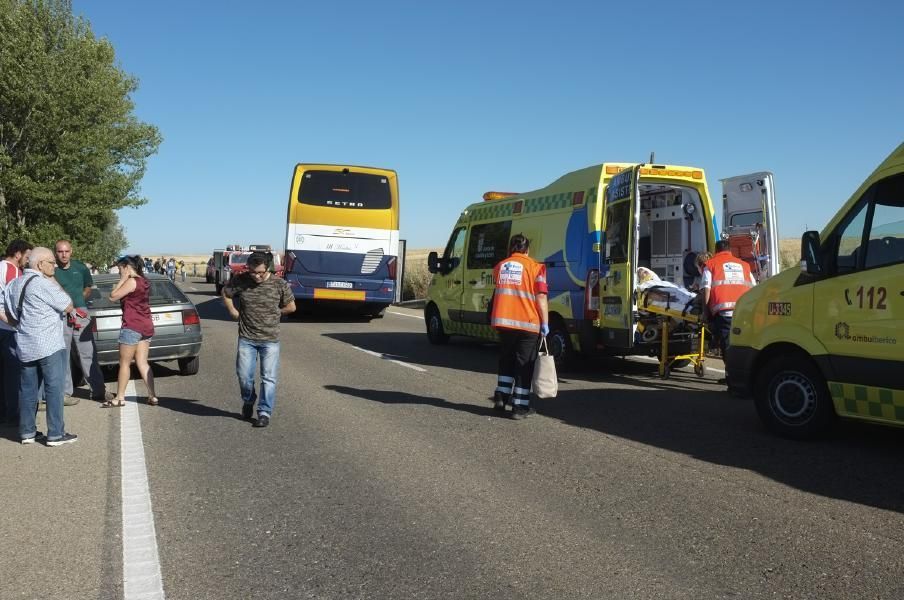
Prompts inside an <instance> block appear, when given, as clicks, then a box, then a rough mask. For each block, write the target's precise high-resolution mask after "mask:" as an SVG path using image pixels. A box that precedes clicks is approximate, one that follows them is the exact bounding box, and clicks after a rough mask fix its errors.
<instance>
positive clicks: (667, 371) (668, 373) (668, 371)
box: [660, 367, 672, 379]
mask: <svg viewBox="0 0 904 600" xmlns="http://www.w3.org/2000/svg"><path fill="white" fill-rule="evenodd" d="M671 375H672V369H671V367H666V368H665V369H663V370H662V374H661V375H660V377H662V378H663V379H668V378H669V377H671Z"/></svg>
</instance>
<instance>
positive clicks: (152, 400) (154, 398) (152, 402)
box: [148, 396, 157, 406]
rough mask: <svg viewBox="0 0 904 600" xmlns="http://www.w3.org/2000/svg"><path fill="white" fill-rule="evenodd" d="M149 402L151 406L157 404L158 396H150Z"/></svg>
mask: <svg viewBox="0 0 904 600" xmlns="http://www.w3.org/2000/svg"><path fill="white" fill-rule="evenodd" d="M148 404H149V405H151V406H157V397H156V396H151V397H150V398H148Z"/></svg>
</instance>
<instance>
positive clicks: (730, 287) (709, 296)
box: [700, 240, 756, 359]
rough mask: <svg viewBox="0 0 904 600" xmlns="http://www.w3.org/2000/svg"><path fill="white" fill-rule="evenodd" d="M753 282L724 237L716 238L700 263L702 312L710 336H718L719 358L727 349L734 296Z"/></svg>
mask: <svg viewBox="0 0 904 600" xmlns="http://www.w3.org/2000/svg"><path fill="white" fill-rule="evenodd" d="M755 284H756V280H755V279H754V278H753V274H752V273H751V272H750V267H749V266H748V265H747V263H746V262H744V261H743V260H741V259H739V258H738V257H736V256H735V255H734V254H732V253H731V250H730V249H729V246H728V241H727V240H719V241H718V242H716V253H715V254H714V255H713V257H712V258H711V259H709V260H708V261H707V262H706V265H705V266H704V267H703V277H702V280H701V282H700V287H701V288H702V289H703V301H704V306H705V309H704V312H705V313H706V315H707V322H708V323H709V325H710V328H711V331H712V332H713V336H714V337H715V338H716V339H717V340H718V343H719V349H720V350H721V351H722V358H723V359H724V358H725V351H726V350H727V349H728V336H729V334H730V333H731V316H732V314H733V313H734V307H735V304H736V303H737V301H738V299H739V298H740V297H741V296H743V295H744V292H746V291H747V290H749V289H750V288H752V287H753V286H754V285H755Z"/></svg>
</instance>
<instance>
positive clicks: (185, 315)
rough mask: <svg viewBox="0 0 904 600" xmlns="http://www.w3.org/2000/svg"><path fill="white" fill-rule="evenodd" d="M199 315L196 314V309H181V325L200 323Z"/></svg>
mask: <svg viewBox="0 0 904 600" xmlns="http://www.w3.org/2000/svg"><path fill="white" fill-rule="evenodd" d="M200 324H201V317H199V316H198V311H196V310H195V309H193V308H186V309H185V310H183V311H182V325H184V326H185V327H188V326H189V325H200Z"/></svg>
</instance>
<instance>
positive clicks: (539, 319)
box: [490, 234, 549, 419]
mask: <svg viewBox="0 0 904 600" xmlns="http://www.w3.org/2000/svg"><path fill="white" fill-rule="evenodd" d="M529 248H530V240H528V239H527V238H526V237H524V236H523V235H521V234H518V235H515V236H513V237H512V239H511V241H510V242H509V253H510V254H511V256H509V257H508V258H506V259H505V260H503V261H501V262H500V263H499V264H497V265H496V267H495V268H494V269H493V281H494V282H495V284H496V289H495V291H494V292H493V307H492V313H491V316H490V325H492V326H493V328H494V329H495V330H496V331H497V332H498V333H499V339H500V342H501V352H500V356H499V377H498V379H497V383H496V392H495V394H494V395H493V408H495V409H496V410H500V411H504V410H505V405H506V404H511V405H512V418H513V419H524V418H526V417H527V416H529V415H531V414H533V413H534V412H535V411H534V410H533V409H531V408H530V387H531V380H532V379H533V374H534V362H535V361H536V360H537V346H538V344H539V336H546V334H548V333H549V308H548V304H547V298H546V297H547V293H548V290H547V287H546V265H544V264H543V263H538V262H536V261H535V260H533V259H531V258H529V257H528V250H529Z"/></svg>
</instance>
